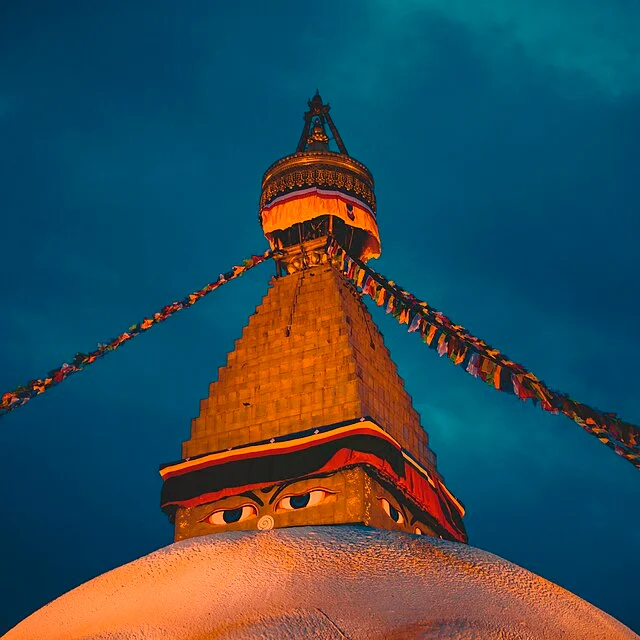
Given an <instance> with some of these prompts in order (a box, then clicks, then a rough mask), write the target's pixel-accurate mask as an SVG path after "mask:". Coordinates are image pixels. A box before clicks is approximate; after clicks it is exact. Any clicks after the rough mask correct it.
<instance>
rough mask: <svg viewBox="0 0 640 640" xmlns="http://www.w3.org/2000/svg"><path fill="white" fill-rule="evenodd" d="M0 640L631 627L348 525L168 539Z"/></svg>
mask: <svg viewBox="0 0 640 640" xmlns="http://www.w3.org/2000/svg"><path fill="white" fill-rule="evenodd" d="M5 638H6V640H18V639H27V638H28V639H29V640H32V639H33V638H39V639H40V640H54V639H55V640H63V639H64V640H89V639H93V640H107V639H115V638H119V639H124V638H128V639H138V638H147V639H149V638H151V639H156V638H158V639H160V638H165V639H166V638H171V639H175V640H196V639H198V640H200V639H203V638H208V639H209V638H218V639H225V640H226V639H231V638H234V639H235V638H262V639H271V638H273V639H278V640H286V639H289V638H318V639H319V638H322V639H324V640H331V639H333V638H341V639H344V638H349V639H351V640H360V639H363V640H364V639H366V640H376V639H378V638H391V639H394V638H395V639H400V638H404V639H407V638H419V639H421V640H431V639H436V638H437V639H439V640H462V639H464V640H480V639H487V640H488V639H491V640H496V639H501V640H533V639H535V640H545V639H549V640H551V639H557V638H562V639H563V640H574V639H575V640H578V639H581V640H582V639H589V640H618V639H620V640H622V639H631V638H636V639H637V638H638V636H637V635H636V634H634V633H633V632H632V631H631V630H629V629H628V628H627V627H625V626H624V625H622V624H620V623H619V622H617V621H616V620H614V619H613V618H611V617H610V616H609V615H607V614H606V613H604V612H602V611H600V610H599V609H597V608H596V607H594V606H592V605H590V604H589V603H587V602H585V601H584V600H581V599H580V598H578V597H577V596H574V595H572V594H571V593H569V592H568V591H566V590H564V589H562V588H561V587H559V586H557V585H555V584H552V583H551V582H548V581H547V580H544V579H543V578H541V577H539V576H537V575H535V574H533V573H531V572H529V571H526V570H525V569H522V568H520V567H518V566H516V565H514V564H511V563H510V562H507V561H506V560H502V559H501V558H498V557H497V556H495V555H492V554H490V553H487V552H485V551H480V550H479V549H475V548H473V547H469V546H467V545H463V544H458V543H454V542H445V541H441V540H437V539H434V538H427V537H426V536H413V535H409V534H403V533H395V532H391V531H383V530H377V529H368V528H365V527H357V526H335V527H334V526H325V527H299V528H288V529H276V530H272V531H265V532H260V531H243V532H233V533H221V534H217V535H211V536H203V537H199V538H193V539H190V540H185V541H182V542H178V543H175V544H172V545H170V546H168V547H165V548H164V549H160V550H159V551H156V552H154V553H151V554H149V555H147V556H144V557H143V558H140V559H139V560H136V561H134V562H131V563H129V564H127V565H124V566H122V567H119V568H117V569H114V570H113V571H110V572H108V573H106V574H104V575H102V576H99V577H97V578H95V579H93V580H91V581H89V582H87V583H85V584H83V585H81V586H80V587H78V588H77V589H74V590H73V591H71V592H69V593H67V594H65V595H63V596H61V597H60V598H58V599H57V600H55V601H54V602H52V603H50V604H49V605H47V606H45V607H43V608H42V609H40V610H39V611H37V612H35V613H34V614H32V615H31V616H30V617H28V618H27V619H25V620H24V621H23V622H21V623H20V624H19V625H18V626H16V627H15V628H14V629H12V630H11V631H9V632H8V633H7V634H6V636H5Z"/></svg>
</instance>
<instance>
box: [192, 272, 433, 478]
mask: <svg viewBox="0 0 640 640" xmlns="http://www.w3.org/2000/svg"><path fill="white" fill-rule="evenodd" d="M365 415H369V416H371V417H372V418H373V419H374V420H376V421H377V422H378V423H379V424H380V425H381V426H382V427H383V428H384V429H386V430H387V431H388V432H389V433H390V434H391V435H392V436H393V437H394V438H396V439H397V440H398V441H399V442H400V443H402V445H403V446H404V447H405V448H407V449H409V450H410V451H411V452H412V453H413V455H415V456H416V457H417V458H418V459H419V460H420V461H421V462H422V463H423V464H424V465H425V466H427V467H428V468H430V469H432V470H435V456H434V455H433V453H432V452H431V451H430V449H429V448H428V438H427V434H426V433H425V431H424V430H423V429H422V427H421V426H420V418H419V416H418V414H417V412H416V411H415V410H414V409H413V406H412V403H411V398H410V396H409V394H408V393H407V392H406V390H405V389H404V384H403V381H402V379H401V378H400V376H399V375H398V373H397V369H396V367H395V365H394V363H393V361H392V360H391V357H390V354H389V351H388V350H387V348H386V347H385V345H384V342H383V338H382V335H381V334H380V332H379V331H378V329H377V327H376V325H375V324H374V322H373V320H372V318H371V316H370V314H369V312H368V311H367V309H366V307H365V306H364V305H363V303H362V302H361V301H360V300H359V298H358V296H357V294H356V293H355V290H354V289H353V287H352V286H351V285H350V284H349V283H347V282H346V281H345V280H344V278H343V277H342V276H341V275H340V274H339V273H338V272H337V271H336V270H335V269H334V268H332V267H330V266H328V265H326V264H325V265H320V266H317V267H313V268H310V269H307V270H304V271H301V272H297V273H293V274H291V275H288V276H285V277H282V278H277V279H274V280H273V281H272V282H271V283H270V287H269V291H268V293H267V295H266V296H265V297H264V298H263V300H262V303H261V304H260V305H259V306H258V307H257V309H256V312H255V313H254V314H253V315H252V316H251V317H250V318H249V323H248V325H247V326H246V327H245V328H244V330H243V332H242V336H241V338H240V339H239V340H237V341H236V346H235V349H234V351H232V352H231V353H230V354H229V356H228V359H227V365H226V366H224V367H221V368H220V369H219V375H218V380H217V381H216V382H213V383H211V385H210V388H209V396H208V397H207V398H206V399H204V400H202V401H201V403H200V415H199V417H197V418H195V419H194V420H193V421H192V426H191V439H190V440H188V441H186V442H184V443H183V447H182V453H183V457H185V458H186V457H191V456H194V455H198V454H202V453H208V452H211V451H217V450H222V449H226V448H229V447H235V446H238V445H242V444H247V443H249V442H256V441H259V440H266V439H270V438H273V437H276V436H280V435H284V434H287V433H293V432H297V431H301V430H303V429H309V428H313V427H320V426H323V425H327V424H333V423H336V422H342V421H346V420H352V419H357V418H359V417H361V416H365Z"/></svg>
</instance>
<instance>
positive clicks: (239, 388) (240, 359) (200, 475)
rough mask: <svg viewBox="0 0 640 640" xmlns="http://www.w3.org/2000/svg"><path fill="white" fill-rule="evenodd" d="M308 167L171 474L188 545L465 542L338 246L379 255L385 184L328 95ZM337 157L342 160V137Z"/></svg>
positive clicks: (278, 165) (168, 492)
mask: <svg viewBox="0 0 640 640" xmlns="http://www.w3.org/2000/svg"><path fill="white" fill-rule="evenodd" d="M308 105H309V110H308V111H307V112H306V113H305V115H304V127H303V130H302V135H301V136H300V142H299V143H298V148H297V151H296V153H294V154H293V155H289V156H287V157H285V158H282V159H281V160H278V161H277V162H275V163H274V164H273V165H272V166H271V167H269V169H267V171H266V173H265V175H264V178H263V181H262V195H261V199H260V216H259V219H260V223H261V224H262V228H263V230H264V233H265V236H266V238H267V239H268V241H269V243H270V245H271V247H272V249H273V250H274V252H275V259H276V274H277V275H276V277H274V278H273V279H272V281H271V282H270V286H269V290H268V292H267V294H266V296H265V297H264V298H263V300H262V302H261V304H260V305H259V306H258V307H257V309H256V312H255V313H254V314H253V315H252V316H251V317H250V319H249V323H248V325H247V326H246V327H245V328H244V330H243V332H242V336H241V337H240V339H239V340H237V341H236V344H235V349H234V350H233V351H232V352H231V353H230V354H229V356H228V359H227V364H226V365H225V366H224V367H221V368H220V369H219V374H218V379H217V381H215V382H212V383H211V385H210V388H209V395H208V397H207V398H205V399H204V400H202V401H201V403H200V415H199V416H198V417H197V418H195V419H194V420H193V422H192V426H191V437H190V439H189V440H187V441H186V442H184V443H183V446H182V455H183V458H182V460H180V461H178V462H175V463H171V464H167V465H164V466H163V467H162V468H161V475H162V477H163V481H164V482H163V489H162V498H161V504H162V508H163V509H164V510H165V512H166V513H167V514H168V515H169V517H170V519H171V521H172V522H174V523H175V539H176V540H181V539H184V538H190V537H194V536H199V535H206V534H210V533H216V532H222V531H234V530H250V529H271V528H280V527H291V526H301V525H325V524H330V525H336V524H360V525H365V526H369V527H375V528H379V529H390V530H396V531H404V532H410V533H415V534H423V535H429V536H435V537H440V538H444V539H449V540H457V541H462V542H466V533H465V529H464V525H463V524H462V515H463V513H464V511H463V509H462V506H461V504H460V503H459V501H458V500H456V499H455V497H454V496H453V495H452V494H451V493H450V492H449V491H448V490H447V488H446V487H445V485H444V482H443V480H442V478H441V476H440V475H439V474H438V471H437V468H436V457H435V455H434V453H433V452H432V451H431V449H430V448H429V441H428V436H427V433H426V432H425V430H424V429H423V428H422V426H421V424H420V416H419V415H418V413H417V412H416V411H415V409H414V408H413V406H412V401H411V398H410V396H409V394H408V393H407V391H406V390H405V388H404V384H403V381H402V379H401V377H400V376H399V375H398V372H397V369H396V366H395V365H394V363H393V361H392V359H391V356H390V354H389V351H388V349H387V348H386V347H385V345H384V341H383V338H382V335H381V333H380V332H379V330H378V329H377V327H376V325H375V323H374V321H373V319H372V317H371V315H370V314H369V311H368V310H367V308H366V307H365V305H364V303H363V302H362V300H361V297H360V294H359V293H358V290H357V289H356V288H355V287H354V286H353V285H352V284H350V283H349V282H347V280H346V279H345V278H344V277H343V276H342V275H341V273H340V272H339V271H338V270H337V269H336V268H335V267H334V266H333V265H332V261H331V259H329V258H328V256H327V253H326V250H325V249H326V246H327V240H328V238H329V237H333V238H335V239H336V240H337V241H338V242H339V243H340V244H341V245H342V246H343V247H344V248H345V249H346V250H347V251H348V252H349V254H350V255H352V256H354V257H357V258H359V259H361V260H363V261H366V260H368V259H370V258H375V257H377V256H379V255H380V239H379V234H378V226H377V223H376V202H375V195H374V182H373V177H372V175H371V173H370V172H369V170H368V169H367V168H366V167H365V166H364V165H363V164H361V163H360V162H358V161H356V160H354V159H353V158H352V157H351V156H349V155H348V153H347V150H346V148H345V146H344V143H343V142H342V139H341V137H340V135H339V133H338V130H337V128H336V126H335V125H334V123H333V120H332V118H331V116H330V114H329V109H330V108H329V105H328V104H324V103H323V101H322V99H321V97H320V95H319V94H318V93H316V95H315V96H314V98H313V99H312V100H310V101H309V102H308ZM327 129H328V131H329V132H330V134H331V136H332V139H331V140H332V141H333V142H334V144H335V146H336V147H337V149H338V150H337V151H332V150H330V142H331V140H330V138H329V135H328V133H327Z"/></svg>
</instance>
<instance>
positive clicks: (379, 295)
mask: <svg viewBox="0 0 640 640" xmlns="http://www.w3.org/2000/svg"><path fill="white" fill-rule="evenodd" d="M327 253H328V255H329V257H330V258H331V259H332V260H333V263H334V264H335V265H337V266H338V268H339V269H340V271H341V272H342V273H343V274H344V276H345V277H346V278H347V279H348V280H349V281H350V282H352V283H353V284H354V285H355V286H356V287H359V288H360V289H361V290H362V293H363V294H366V295H368V296H370V297H371V299H372V300H374V301H375V303H376V304H377V305H378V306H383V305H386V312H387V313H388V314H391V315H393V316H394V317H395V318H396V319H397V320H398V322H399V323H400V324H407V325H409V326H408V330H409V331H410V332H417V333H420V335H421V337H422V339H423V341H424V342H425V343H426V344H427V345H428V346H429V347H430V348H431V349H435V350H436V351H437V352H438V355H440V356H441V357H442V356H447V358H448V359H449V360H451V362H453V363H454V364H455V365H458V366H462V367H464V369H465V370H466V371H467V372H468V373H469V374H471V375H472V376H474V377H476V378H480V379H481V380H482V381H483V382H485V383H486V384H488V385H489V386H491V387H494V388H496V389H499V390H500V391H505V392H507V393H512V394H515V395H516V396H517V397H518V398H520V399H521V400H523V401H526V400H528V399H531V400H533V402H534V403H536V404H537V403H540V406H541V407H542V409H544V410H545V411H549V412H550V413H564V414H565V415H566V416H568V417H569V418H571V419H572V420H573V421H574V422H576V423H577V424H579V425H580V426H581V427H582V428H583V429H585V430H586V431H587V432H589V433H591V434H592V435H594V436H595V437H596V438H598V440H600V442H602V443H603V444H605V445H607V446H608V447H609V448H611V449H613V450H614V451H615V452H616V453H617V454H618V455H620V456H622V457H623V458H625V459H626V460H628V461H629V462H631V464H633V465H634V466H635V467H636V468H637V469H640V429H639V428H638V427H637V426H635V425H633V424H630V423H628V422H624V421H622V420H620V418H618V417H617V416H616V415H615V414H614V413H604V412H602V411H599V410H597V409H594V408H593V407H589V406H588V405H585V404H582V403H580V402H576V401H575V400H572V399H571V398H569V396H568V395H566V394H564V393H560V392H559V391H553V390H552V389H550V388H549V387H547V385H546V384H545V383H544V382H542V381H541V380H539V379H538V378H537V377H536V376H535V375H534V374H533V373H531V372H530V371H528V370H527V369H525V368H524V367H523V366H522V365H519V364H518V363H516V362H513V361H512V360H510V359H509V358H507V356H506V355H504V354H503V353H501V352H500V351H498V350H497V349H494V348H492V347H490V346H489V345H488V344H486V342H484V341H483V340H480V339H479V338H476V337H475V336H473V335H471V334H470V333H469V332H468V331H467V330H466V329H465V328H464V327H462V326H460V325H456V324H454V323H453V322H452V321H451V320H449V318H447V316H445V315H444V314H443V313H441V312H440V311H437V310H436V309H434V308H433V307H430V306H429V305H428V304H427V303H426V302H423V301H422V300H418V298H416V297H415V296H413V295H411V294H410V293H409V292H408V291H405V290H403V289H401V288H400V287H398V286H397V285H396V284H395V283H394V282H392V281H391V280H387V279H386V278H385V277H384V276H382V275H380V274H379V273H376V272H375V271H374V270H373V269H371V267H369V266H367V265H365V264H364V262H362V261H361V260H358V259H357V258H353V257H351V256H350V255H349V254H348V253H347V252H346V250H345V249H344V248H343V247H342V246H340V245H339V244H338V243H337V242H336V240H335V239H333V238H331V239H330V240H329V242H328V244H327Z"/></svg>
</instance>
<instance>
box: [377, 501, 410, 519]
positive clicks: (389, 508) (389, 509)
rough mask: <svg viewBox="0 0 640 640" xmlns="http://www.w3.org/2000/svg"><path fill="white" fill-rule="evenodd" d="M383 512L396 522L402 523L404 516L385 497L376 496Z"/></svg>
mask: <svg viewBox="0 0 640 640" xmlns="http://www.w3.org/2000/svg"><path fill="white" fill-rule="evenodd" d="M378 500H380V502H381V503H382V508H383V509H384V511H385V513H386V514H387V515H388V516H389V517H390V518H391V519H392V520H393V521H394V522H397V523H398V524H404V516H403V515H402V514H401V513H400V511H398V509H396V508H395V507H394V506H393V505H392V504H391V503H390V502H389V501H388V500H387V499H386V498H378Z"/></svg>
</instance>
